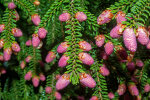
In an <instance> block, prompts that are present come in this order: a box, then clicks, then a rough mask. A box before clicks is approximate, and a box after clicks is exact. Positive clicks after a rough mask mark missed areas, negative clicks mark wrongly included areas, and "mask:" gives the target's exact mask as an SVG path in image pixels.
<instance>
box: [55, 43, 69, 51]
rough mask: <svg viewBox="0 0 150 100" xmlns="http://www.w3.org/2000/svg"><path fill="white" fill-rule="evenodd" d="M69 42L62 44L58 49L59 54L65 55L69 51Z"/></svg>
mask: <svg viewBox="0 0 150 100" xmlns="http://www.w3.org/2000/svg"><path fill="white" fill-rule="evenodd" d="M67 43H68V42H62V43H61V44H60V45H59V46H58V47H57V52H58V53H64V52H66V51H67V48H68V47H69V45H68V44H67Z"/></svg>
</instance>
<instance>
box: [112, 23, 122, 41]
mask: <svg viewBox="0 0 150 100" xmlns="http://www.w3.org/2000/svg"><path fill="white" fill-rule="evenodd" d="M124 28H125V25H123V24H121V23H120V24H117V26H115V27H114V28H113V29H112V30H111V31H110V36H111V37H112V38H119V37H120V36H121V34H122V32H123V29H124Z"/></svg>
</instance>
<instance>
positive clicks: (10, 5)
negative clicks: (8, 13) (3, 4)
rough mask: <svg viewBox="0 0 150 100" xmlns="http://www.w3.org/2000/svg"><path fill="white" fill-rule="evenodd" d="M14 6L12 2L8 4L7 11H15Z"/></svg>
mask: <svg viewBox="0 0 150 100" xmlns="http://www.w3.org/2000/svg"><path fill="white" fill-rule="evenodd" d="M15 8H16V5H15V4H14V2H9V3H8V9H15Z"/></svg>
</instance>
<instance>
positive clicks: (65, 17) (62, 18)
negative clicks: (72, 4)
mask: <svg viewBox="0 0 150 100" xmlns="http://www.w3.org/2000/svg"><path fill="white" fill-rule="evenodd" d="M69 19H70V14H69V13H62V14H61V15H59V20H60V21H61V22H66V21H68V20H69Z"/></svg>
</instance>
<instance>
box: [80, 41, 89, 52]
mask: <svg viewBox="0 0 150 100" xmlns="http://www.w3.org/2000/svg"><path fill="white" fill-rule="evenodd" d="M79 47H80V49H82V50H83V51H90V50H91V49H92V47H91V44H89V43H88V42H86V41H80V42H79Z"/></svg>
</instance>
